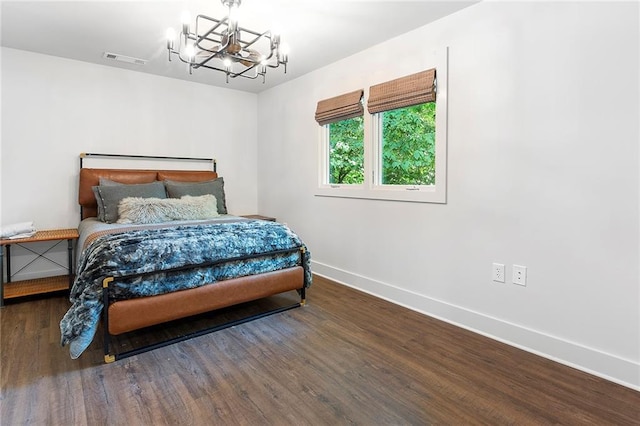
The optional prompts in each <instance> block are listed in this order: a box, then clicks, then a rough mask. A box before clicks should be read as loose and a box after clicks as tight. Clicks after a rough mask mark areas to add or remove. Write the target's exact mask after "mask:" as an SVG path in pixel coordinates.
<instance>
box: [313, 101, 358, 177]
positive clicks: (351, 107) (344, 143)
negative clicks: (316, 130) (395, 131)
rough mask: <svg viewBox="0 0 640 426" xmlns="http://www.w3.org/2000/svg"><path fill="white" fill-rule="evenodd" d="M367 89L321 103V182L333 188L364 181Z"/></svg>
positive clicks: (317, 116) (318, 111) (317, 119)
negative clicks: (365, 92) (363, 98)
mask: <svg viewBox="0 0 640 426" xmlns="http://www.w3.org/2000/svg"><path fill="white" fill-rule="evenodd" d="M363 95H364V90H362V89H360V90H356V91H353V92H350V93H346V94H344V95H340V96H336V97H333V98H329V99H324V100H322V101H320V102H318V107H317V109H316V121H317V122H318V124H320V125H321V126H322V129H323V140H322V148H321V156H320V158H321V173H320V175H321V176H320V184H321V185H324V186H330V187H339V186H341V185H362V184H363V183H364V120H363V115H364V106H363V105H362V97H363Z"/></svg>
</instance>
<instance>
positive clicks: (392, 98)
mask: <svg viewBox="0 0 640 426" xmlns="http://www.w3.org/2000/svg"><path fill="white" fill-rule="evenodd" d="M435 79H436V70H435V68H432V69H430V70H427V71H422V72H419V73H416V74H411V75H408V76H406V77H401V78H397V79H395V80H391V81H387V82H385V83H381V84H376V85H375V86H371V88H370V89H369V103H368V104H367V108H368V109H369V113H370V114H375V113H377V112H382V111H389V110H392V109H396V108H404V107H408V106H411V105H417V104H423V103H426V102H435V100H436V86H435V84H434V83H435Z"/></svg>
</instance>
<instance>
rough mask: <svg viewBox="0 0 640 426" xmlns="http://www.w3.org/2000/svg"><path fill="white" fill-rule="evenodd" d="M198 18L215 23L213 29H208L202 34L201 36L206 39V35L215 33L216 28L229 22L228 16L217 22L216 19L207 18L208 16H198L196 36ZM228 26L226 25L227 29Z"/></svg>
mask: <svg viewBox="0 0 640 426" xmlns="http://www.w3.org/2000/svg"><path fill="white" fill-rule="evenodd" d="M198 18H201V19H206V20H209V21H211V22H215V23H216V24H215V25H214V26H213V27H211V28H209V30H208V31H207V32H206V33H204V34H203V35H202V37H206V36H208V35H209V34H211V33H215V30H217V29H218V27H220V26H221V25H222V24H224V23H225V22H227V21H228V20H229V17H228V16H225V17H224V18H222V19H221V20H218V19H215V18H211V17H209V16H206V15H198V16H197V17H196V35H197V34H198ZM228 26H229V24H227V27H228Z"/></svg>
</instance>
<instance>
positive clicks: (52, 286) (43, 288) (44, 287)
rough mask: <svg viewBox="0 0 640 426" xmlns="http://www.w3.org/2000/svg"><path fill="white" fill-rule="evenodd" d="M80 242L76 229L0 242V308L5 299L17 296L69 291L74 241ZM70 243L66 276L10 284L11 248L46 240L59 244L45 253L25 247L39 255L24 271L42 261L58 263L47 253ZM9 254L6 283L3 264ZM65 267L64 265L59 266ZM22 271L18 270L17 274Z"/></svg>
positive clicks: (49, 231) (50, 231) (40, 232)
mask: <svg viewBox="0 0 640 426" xmlns="http://www.w3.org/2000/svg"><path fill="white" fill-rule="evenodd" d="M77 239H78V230H77V229H75V228H74V229H51V230H47V231H38V232H36V233H35V235H33V236H32V237H28V238H20V239H15V240H10V239H8V240H0V306H3V305H4V301H5V299H12V298H15V297H24V296H31V295H34V294H43V293H51V292H54V291H61V290H68V289H70V288H71V285H72V284H73V242H74V241H75V240H77ZM64 240H67V250H68V264H67V266H66V268H67V270H68V272H69V273H68V274H67V275H60V276H55V277H45V278H37V279H32V280H22V281H15V282H12V281H11V276H12V272H11V246H12V245H20V246H22V244H28V243H39V242H43V241H53V242H55V241H57V242H55V244H53V245H52V246H51V247H49V248H48V249H47V250H45V252H44V253H36V252H34V251H33V250H29V249H28V248H27V247H26V246H23V247H24V248H26V249H27V250H29V251H31V252H33V253H34V254H36V256H37V257H36V258H35V259H34V260H33V261H31V262H29V263H27V264H26V265H25V266H24V267H23V268H22V269H24V268H26V267H28V266H29V265H31V264H32V263H33V262H34V261H35V260H37V259H39V258H44V259H47V260H49V261H51V262H54V263H56V264H58V263H57V262H55V261H53V260H51V259H49V258H48V257H47V256H46V254H47V253H48V252H49V251H50V250H51V249H52V248H54V247H55V246H57V245H58V244H59V243H61V242H62V241H64ZM5 250H6V252H7V256H6V257H7V273H6V275H7V280H6V282H5V279H4V277H5V273H4V270H3V269H4V263H3V261H2V258H3V255H4V252H5ZM60 266H63V267H64V265H60ZM18 272H19V271H18Z"/></svg>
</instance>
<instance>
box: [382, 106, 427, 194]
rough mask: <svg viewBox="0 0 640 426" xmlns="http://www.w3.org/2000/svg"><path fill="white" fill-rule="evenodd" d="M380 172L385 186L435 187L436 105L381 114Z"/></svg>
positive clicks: (394, 110) (400, 109)
mask: <svg viewBox="0 0 640 426" xmlns="http://www.w3.org/2000/svg"><path fill="white" fill-rule="evenodd" d="M376 126H378V129H379V131H378V132H376V134H378V135H379V138H378V140H376V141H375V143H376V144H377V148H378V149H377V151H378V152H379V158H378V162H377V164H378V165H379V166H378V167H377V171H378V173H379V176H380V182H377V183H378V184H381V185H409V186H421V185H434V184H435V181H436V169H435V159H436V158H435V157H436V153H435V147H436V104H435V102H429V103H424V104H419V105H413V106H409V107H404V108H397V109H393V110H391V111H385V112H381V113H379V114H378V117H377V122H376Z"/></svg>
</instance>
